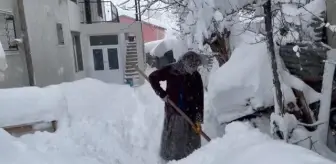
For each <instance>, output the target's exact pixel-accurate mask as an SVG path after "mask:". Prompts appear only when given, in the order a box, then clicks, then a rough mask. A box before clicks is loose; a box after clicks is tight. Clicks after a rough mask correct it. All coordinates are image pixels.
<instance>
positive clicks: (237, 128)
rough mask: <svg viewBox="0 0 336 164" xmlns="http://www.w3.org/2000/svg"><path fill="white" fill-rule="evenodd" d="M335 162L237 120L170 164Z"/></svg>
mask: <svg viewBox="0 0 336 164" xmlns="http://www.w3.org/2000/svg"><path fill="white" fill-rule="evenodd" d="M175 163H176V164H177V163H178V164H189V163H192V164H204V163H206V164H221V163H226V164H244V163H249V164H270V163H272V164H284V163H286V164H321V163H323V164H333V163H334V162H332V161H329V160H327V159H325V158H323V157H322V156H320V155H318V154H316V153H314V152H313V151H310V150H308V149H305V148H302V147H300V146H295V145H291V144H286V143H284V142H281V141H276V140H273V139H271V138H270V137H269V136H268V135H265V134H262V133H261V132H260V131H259V130H258V129H255V128H252V127H250V126H249V125H247V124H244V123H240V122H234V123H231V124H229V125H228V126H227V127H226V129H225V135H224V136H223V137H222V138H219V139H216V140H213V141H211V143H210V144H208V145H206V146H204V147H202V148H200V149H199V150H196V151H195V152H194V153H193V154H191V155H190V156H188V157H187V158H185V159H182V160H180V161H175V162H171V163H170V164H175Z"/></svg>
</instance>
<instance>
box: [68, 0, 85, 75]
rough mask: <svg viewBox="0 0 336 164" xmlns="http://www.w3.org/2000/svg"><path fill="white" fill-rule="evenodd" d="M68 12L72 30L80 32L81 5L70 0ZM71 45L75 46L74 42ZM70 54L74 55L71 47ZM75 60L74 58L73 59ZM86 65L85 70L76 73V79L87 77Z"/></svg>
mask: <svg viewBox="0 0 336 164" xmlns="http://www.w3.org/2000/svg"><path fill="white" fill-rule="evenodd" d="M68 12H69V26H70V27H69V28H70V31H75V32H80V26H81V23H80V21H81V9H80V5H78V4H76V3H74V2H72V1H68ZM70 44H71V47H72V46H73V43H72V42H71V43H70ZM82 52H83V46H82ZM69 53H70V54H72V55H73V49H72V48H70V52H69ZM73 62H74V60H73ZM83 62H84V63H85V62H86V59H85V58H83ZM85 71H86V70H85V67H84V71H80V72H76V73H75V77H74V79H75V80H78V79H82V78H84V77H86V72H85Z"/></svg>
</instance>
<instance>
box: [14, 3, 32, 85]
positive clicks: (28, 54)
mask: <svg viewBox="0 0 336 164" xmlns="http://www.w3.org/2000/svg"><path fill="white" fill-rule="evenodd" d="M16 4H17V7H18V16H19V20H20V30H21V37H22V42H23V50H24V54H25V61H26V65H27V72H28V81H29V85H30V86H35V85H36V84H35V78H34V67H33V60H32V56H31V52H30V44H29V37H28V29H27V22H26V17H25V12H24V5H23V0H16Z"/></svg>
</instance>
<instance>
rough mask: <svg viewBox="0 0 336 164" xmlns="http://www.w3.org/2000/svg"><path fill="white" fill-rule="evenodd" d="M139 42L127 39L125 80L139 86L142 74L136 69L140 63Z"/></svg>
mask: <svg viewBox="0 0 336 164" xmlns="http://www.w3.org/2000/svg"><path fill="white" fill-rule="evenodd" d="M138 62H139V61H138V53H137V43H136V42H129V41H126V68H125V73H124V75H125V76H124V79H125V82H126V83H128V84H129V85H131V86H137V85H138V80H139V79H140V74H139V72H138V71H136V70H135V68H134V65H138Z"/></svg>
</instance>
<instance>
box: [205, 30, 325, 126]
mask: <svg viewBox="0 0 336 164" xmlns="http://www.w3.org/2000/svg"><path fill="white" fill-rule="evenodd" d="M250 35H251V34H250V33H248V34H246V35H245V34H242V35H241V37H240V39H236V40H234V41H233V42H237V44H236V46H237V47H236V48H235V50H234V51H233V52H232V56H231V58H230V60H229V61H228V62H227V63H225V64H224V65H223V66H222V67H220V68H219V69H218V70H217V71H215V72H213V73H212V74H211V75H210V79H209V97H210V98H209V99H210V101H211V103H210V104H211V106H212V108H213V110H214V112H215V115H216V116H217V119H218V121H219V122H221V123H223V122H229V121H232V120H233V119H237V118H239V117H242V116H245V115H248V114H252V113H254V112H255V110H258V109H259V108H262V107H270V106H273V105H274V98H273V97H274V96H273V95H274V93H273V80H272V79H273V78H272V77H273V75H272V72H271V70H272V69H271V66H270V60H269V56H268V52H267V47H266V44H265V43H255V44H251V42H255V41H254V40H255V39H254V38H251V36H250ZM239 40H244V42H241V43H239V44H238V41H239ZM249 42H250V43H249ZM279 68H281V67H279ZM280 76H281V80H282V81H283V83H284V84H282V91H283V93H284V97H285V100H284V101H285V104H287V103H289V102H295V101H296V98H295V96H294V94H293V92H292V90H291V87H293V88H296V89H298V90H301V91H303V92H304V95H305V97H306V99H307V102H308V103H312V102H315V101H317V100H319V96H320V94H319V93H317V92H315V91H314V90H313V89H312V88H310V87H309V86H308V85H306V84H305V83H303V82H302V81H301V80H300V79H298V78H296V77H294V76H292V75H291V74H289V73H288V72H287V71H285V70H284V71H281V72H280Z"/></svg>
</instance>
